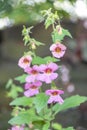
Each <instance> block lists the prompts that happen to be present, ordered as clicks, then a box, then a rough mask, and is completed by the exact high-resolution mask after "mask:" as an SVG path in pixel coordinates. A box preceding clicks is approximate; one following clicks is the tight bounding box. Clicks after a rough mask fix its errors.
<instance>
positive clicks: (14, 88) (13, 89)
mask: <svg viewBox="0 0 87 130" xmlns="http://www.w3.org/2000/svg"><path fill="white" fill-rule="evenodd" d="M19 92H23V88H22V87H20V86H17V85H15V84H12V86H11V89H10V91H9V92H8V96H9V97H12V98H16V97H17V96H18V93H19Z"/></svg>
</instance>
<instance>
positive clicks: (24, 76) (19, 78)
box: [15, 74, 27, 83]
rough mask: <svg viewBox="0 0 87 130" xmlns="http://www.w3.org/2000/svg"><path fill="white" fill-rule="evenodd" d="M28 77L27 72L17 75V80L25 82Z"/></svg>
mask: <svg viewBox="0 0 87 130" xmlns="http://www.w3.org/2000/svg"><path fill="white" fill-rule="evenodd" d="M26 77H27V74H23V75H21V76H18V77H16V78H15V80H17V81H19V82H20V83H25V82H26V81H25V79H26Z"/></svg>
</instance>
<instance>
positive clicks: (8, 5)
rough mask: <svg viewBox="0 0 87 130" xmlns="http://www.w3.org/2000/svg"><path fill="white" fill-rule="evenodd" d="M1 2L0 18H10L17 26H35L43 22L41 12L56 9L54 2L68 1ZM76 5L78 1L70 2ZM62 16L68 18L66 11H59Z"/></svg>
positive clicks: (1, 0)
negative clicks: (24, 24)
mask: <svg viewBox="0 0 87 130" xmlns="http://www.w3.org/2000/svg"><path fill="white" fill-rule="evenodd" d="M39 1H40V2H38V0H0V18H4V17H8V18H10V19H13V20H14V23H15V24H20V23H22V24H23V23H26V22H28V23H29V24H34V23H36V22H40V21H41V20H42V16H41V13H40V12H41V10H46V9H49V8H52V9H53V10H55V8H54V2H55V1H60V2H64V1H66V0H55V1H54V0H39ZM69 1H70V3H71V4H74V3H75V2H76V0H69ZM58 13H59V15H60V16H63V17H68V16H69V15H68V14H67V12H65V11H64V10H58Z"/></svg>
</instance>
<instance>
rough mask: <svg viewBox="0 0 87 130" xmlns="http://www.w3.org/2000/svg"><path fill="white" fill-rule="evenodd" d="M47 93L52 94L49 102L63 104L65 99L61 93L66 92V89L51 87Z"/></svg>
mask: <svg viewBox="0 0 87 130" xmlns="http://www.w3.org/2000/svg"><path fill="white" fill-rule="evenodd" d="M45 93H46V94H47V95H49V96H50V97H49V100H48V104H50V103H56V102H58V103H59V104H62V103H63V102H64V100H63V99H62V98H61V96H60V94H64V91H62V90H56V89H50V90H46V92H45Z"/></svg>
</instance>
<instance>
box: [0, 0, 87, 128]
mask: <svg viewBox="0 0 87 130" xmlns="http://www.w3.org/2000/svg"><path fill="white" fill-rule="evenodd" d="M49 8H52V10H53V11H55V10H56V11H58V15H59V16H60V22H61V25H62V27H64V28H65V29H68V30H69V31H70V33H71V34H72V37H73V38H72V39H70V38H67V37H65V39H64V41H63V42H64V44H65V45H66V46H67V47H68V49H67V52H66V54H65V56H64V58H63V59H62V61H61V64H62V69H60V74H61V77H60V78H59V80H58V83H60V84H61V85H62V86H61V87H62V88H63V89H64V91H65V97H67V96H71V95H74V94H79V95H82V96H87V0H0V130H7V129H8V128H9V124H8V120H9V119H10V117H11V107H10V106H9V103H10V102H11V100H12V99H11V98H9V97H7V90H6V87H5V86H6V83H7V81H8V80H9V79H10V78H12V79H14V78H15V77H16V76H19V75H21V74H22V73H23V71H22V70H21V69H20V68H19V67H18V65H17V63H18V60H19V58H20V57H21V56H22V55H23V53H24V51H26V50H27V48H26V47H24V44H23V40H22V39H23V37H22V29H23V25H26V26H34V28H33V29H32V34H31V37H34V38H36V40H39V41H41V42H44V43H46V44H47V45H46V47H39V48H38V49H37V54H38V55H40V56H42V57H44V56H46V55H48V54H50V53H49V50H48V48H47V47H49V46H50V43H52V39H51V37H50V33H51V31H52V28H51V27H49V28H48V29H47V30H45V29H44V22H43V17H42V15H41V13H40V11H42V10H45V9H49ZM56 122H59V123H61V124H62V125H63V126H64V127H67V126H74V127H75V128H76V129H77V130H87V103H83V104H81V105H80V106H79V107H78V108H73V109H69V110H67V111H65V112H62V113H59V116H58V117H57V118H56Z"/></svg>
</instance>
